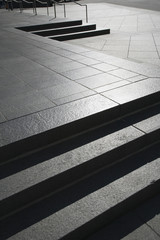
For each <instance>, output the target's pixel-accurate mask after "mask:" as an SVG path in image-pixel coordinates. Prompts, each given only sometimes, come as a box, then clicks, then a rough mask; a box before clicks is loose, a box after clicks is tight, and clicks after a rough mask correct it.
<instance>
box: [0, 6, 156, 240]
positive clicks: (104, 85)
mask: <svg viewBox="0 0 160 240" xmlns="http://www.w3.org/2000/svg"><path fill="white" fill-rule="evenodd" d="M88 9H89V22H90V23H92V22H93V23H96V24H97V26H98V27H107V28H110V29H111V34H110V35H104V36H99V37H91V38H85V39H79V40H70V41H67V42H63V43H61V42H58V41H54V40H51V39H48V38H43V37H40V36H36V35H33V34H30V33H27V32H23V31H20V30H18V29H16V28H15V27H16V26H26V25H34V24H42V23H50V22H55V21H60V20H64V18H63V8H62V6H59V7H57V19H55V18H54V11H53V7H52V8H50V9H49V12H50V15H49V16H47V14H46V9H45V8H43V9H42V8H38V9H37V11H38V15H37V16H35V15H34V14H33V11H32V9H25V10H24V11H23V13H20V12H19V10H14V11H7V10H5V9H1V10H0V14H1V18H0V73H1V74H0V144H1V146H2V147H3V146H6V145H7V144H8V145H9V144H12V143H13V142H16V141H17V142H18V141H20V140H22V139H23V138H29V137H31V136H34V134H35V135H36V134H37V135H38V134H39V133H41V132H43V131H44V132H45V131H48V130H49V129H51V128H54V125H56V126H61V125H62V124H64V125H65V124H66V125H67V124H68V123H70V122H71V121H73V122H74V121H77V120H78V119H80V118H85V117H86V116H88V115H94V114H96V113H97V112H98V111H104V110H105V109H107V108H108V109H110V108H111V107H115V108H116V106H118V105H125V103H127V102H130V101H134V100H135V99H139V98H141V97H146V96H147V95H152V93H159V91H160V86H159V80H160V14H159V12H156V11H150V10H144V9H137V8H129V7H122V6H118V5H113V4H107V3H93V4H91V3H89V4H88ZM66 11H67V19H83V21H84V23H85V9H82V8H80V7H79V6H76V5H74V3H67V6H66ZM132 90H133V91H132ZM128 92H129V94H127V93H128ZM156 96H157V95H156ZM155 99H156V97H155ZM157 101H158V100H157ZM122 109H123V108H122ZM158 118H159V115H158V117H157V118H156V121H155V122H156V124H157V125H158V126H159V122H158V120H157V119H158ZM157 122H158V123H157ZM152 123H153V122H152ZM153 125H154V124H153ZM157 125H154V127H155V126H157ZM148 126H149V128H150V124H148V125H147V127H148ZM151 127H152V126H151ZM136 129H137V128H136ZM120 140H121V139H120ZM146 209H147V210H146ZM137 211H138V214H137ZM131 219H132V220H131ZM159 219H160V214H159V196H158V197H157V198H155V199H153V200H151V201H150V202H149V203H147V205H145V206H142V208H141V209H138V210H136V211H135V212H134V213H133V212H132V213H131V216H130V214H129V215H127V216H125V217H124V218H121V219H119V220H118V221H117V222H116V223H115V225H110V226H109V228H107V229H103V230H102V232H100V233H98V234H100V235H101V239H106V236H108V235H107V234H113V235H114V230H113V229H115V227H116V229H118V228H119V229H120V232H119V233H120V234H121V235H120V237H121V239H126V240H127V239H130V240H131V239H149V240H151V239H157V240H158V239H160V228H159V226H160V225H159ZM131 222H132V223H133V222H134V224H132V226H130V223H131ZM125 224H128V227H127V230H126V229H122V228H121V226H122V225H123V226H124V225H125ZM126 231H127V233H126ZM113 235H112V236H111V237H110V239H112V240H113V239H117V236H113ZM114 237H115V238H114ZM120 237H119V236H118V239H120ZM11 239H12V237H11ZM13 239H18V238H16V237H15V238H13ZM19 239H22V238H21V237H20V238H19ZM26 239H30V238H26ZM91 239H92V240H93V239H94V240H95V239H99V235H98V236H97V235H95V236H93V238H91Z"/></svg>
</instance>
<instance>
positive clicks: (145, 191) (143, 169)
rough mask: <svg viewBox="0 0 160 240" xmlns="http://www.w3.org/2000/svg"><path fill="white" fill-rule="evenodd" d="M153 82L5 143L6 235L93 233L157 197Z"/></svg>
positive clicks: (159, 144)
mask: <svg viewBox="0 0 160 240" xmlns="http://www.w3.org/2000/svg"><path fill="white" fill-rule="evenodd" d="M148 82H152V84H154V83H156V80H155V82H154V80H153V79H151V80H150V81H149V80H143V81H141V82H140V84H142V83H143V86H146V89H148V92H145V94H142V96H141V97H138V96H137V97H136V98H135V99H132V100H131V101H127V102H125V103H122V104H121V105H118V104H115V105H112V106H110V107H108V108H106V109H105V110H103V111H97V112H96V113H93V114H88V115H87V113H86V115H84V116H83V117H82V116H81V117H79V116H77V119H76V118H75V119H74V120H73V121H70V122H69V123H65V119H64V122H62V123H61V125H58V124H57V126H56V125H55V126H54V127H52V128H51V129H48V130H47V131H42V132H39V134H35V135H34V134H33V135H32V136H29V137H26V138H24V136H23V135H22V138H21V139H19V140H16V141H12V142H11V143H9V144H7V145H4V146H1V148H0V153H1V156H2V158H1V166H0V176H1V181H0V188H1V202H0V211H1V221H0V225H1V229H2V230H1V233H0V234H1V235H0V238H1V239H6V238H8V237H11V238H12V239H44V238H46V239H54V240H55V239H86V238H89V237H90V238H91V239H92V236H93V237H94V236H95V234H98V233H96V232H97V231H99V230H100V229H101V228H104V227H105V226H106V225H108V224H110V223H111V222H112V223H113V221H117V220H116V219H118V218H119V217H120V216H122V215H124V214H125V213H127V212H128V211H129V210H132V209H134V208H135V207H138V206H139V205H140V204H144V203H145V202H146V201H147V200H148V199H150V198H152V197H155V196H158V194H159V189H160V161H159V160H160V125H159V116H160V102H159V97H160V91H159V90H158V89H155V90H154V92H153V91H152V92H150V89H149V88H147V86H149V85H147V84H148ZM136 84H139V83H134V84H132V85H131V86H130V88H129V89H130V90H129V91H130V94H131V93H132V92H133V91H134V89H135V85H136ZM141 86H142V85H141ZM125 88H127V87H122V92H123V89H125ZM149 92H150V93H149ZM128 94H129V93H128ZM77 104H78V101H77ZM77 107H78V105H77ZM85 107H87V106H85ZM48 111H51V110H48ZM55 111H57V114H58V111H61V113H62V110H61V106H60V107H57V108H56V110H55ZM68 111H69V110H68ZM70 111H71V112H73V111H74V109H71V110H70ZM45 113H46V112H45ZM54 113H56V112H54ZM42 114H43V113H42ZM16 121H19V124H20V123H21V124H22V122H23V121H26V118H22V119H20V120H14V121H13V125H12V123H9V126H8V125H7V124H8V123H4V124H5V126H6V128H7V127H9V129H10V132H12V131H14V127H15V124H16ZM20 121H21V122H20ZM12 128H13V130H12ZM99 239H100V238H99Z"/></svg>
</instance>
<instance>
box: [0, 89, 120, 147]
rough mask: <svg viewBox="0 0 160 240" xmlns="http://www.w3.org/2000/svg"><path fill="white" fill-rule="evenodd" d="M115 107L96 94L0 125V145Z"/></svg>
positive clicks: (113, 103)
mask: <svg viewBox="0 0 160 240" xmlns="http://www.w3.org/2000/svg"><path fill="white" fill-rule="evenodd" d="M33 97H34V96H33ZM29 99H31V100H33V99H32V98H31V96H30V98H29V96H28V97H27V100H28V101H29ZM35 99H37V96H35ZM40 100H41V98H40ZM14 105H15V104H14ZM3 106H4V105H3ZM22 106H25V104H22ZM116 106H117V104H116V103H115V102H113V101H111V100H109V99H106V98H105V97H103V96H101V95H99V94H96V95H94V96H89V97H86V98H83V99H80V100H77V101H74V102H71V103H67V104H64V105H61V106H57V107H54V108H50V109H47V110H44V111H40V112H39V113H34V114H31V115H29V116H25V117H21V118H19V119H15V120H13V121H9V122H7V123H6V124H5V125H4V124H1V125H0V132H1V140H0V145H1V146H4V145H7V144H9V143H12V142H15V141H17V140H20V139H23V138H26V137H29V136H32V135H35V134H38V133H40V132H43V131H47V130H49V129H51V128H56V127H58V126H62V125H65V124H67V123H69V122H73V121H76V120H78V119H81V118H84V117H87V116H90V115H92V114H95V113H97V112H101V111H104V110H107V109H111V108H114V107H116ZM4 107H5V106H4ZM115 111H116V110H115ZM117 111H118V110H117ZM31 123H32V124H31ZM15 126H16V128H15Z"/></svg>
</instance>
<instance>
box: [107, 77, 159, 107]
mask: <svg viewBox="0 0 160 240" xmlns="http://www.w3.org/2000/svg"><path fill="white" fill-rule="evenodd" d="M159 81H160V79H159V78H149V79H146V80H143V81H140V82H136V83H133V84H130V85H127V86H123V87H121V88H118V89H115V90H112V91H109V92H106V93H103V95H104V96H106V97H108V98H110V99H112V100H113V101H115V102H117V103H120V104H123V103H126V102H129V101H133V100H135V99H138V98H142V97H144V96H147V95H149V94H152V93H156V92H159V91H160V85H159Z"/></svg>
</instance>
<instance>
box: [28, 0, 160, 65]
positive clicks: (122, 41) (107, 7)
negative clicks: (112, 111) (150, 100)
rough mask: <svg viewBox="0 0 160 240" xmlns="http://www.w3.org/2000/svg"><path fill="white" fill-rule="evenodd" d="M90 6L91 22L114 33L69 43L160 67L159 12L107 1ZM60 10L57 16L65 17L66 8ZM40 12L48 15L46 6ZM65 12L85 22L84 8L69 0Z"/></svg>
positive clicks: (72, 17) (51, 10) (68, 15)
mask: <svg viewBox="0 0 160 240" xmlns="http://www.w3.org/2000/svg"><path fill="white" fill-rule="evenodd" d="M81 3H82V4H83V3H85V2H83V1H82V2H81ZM87 5H88V16H89V23H96V24H97V27H104V28H105V27H106V28H110V29H111V34H110V35H106V36H100V37H92V38H84V39H78V40H77V39H76V40H71V41H68V42H69V43H71V44H76V45H80V46H83V47H86V48H90V49H94V50H96V51H100V52H103V53H106V54H110V55H113V56H117V57H120V58H125V59H129V60H131V61H138V62H148V63H152V64H156V65H159V66H160V13H159V12H158V11H157V12H156V11H151V10H145V9H137V8H132V7H125V6H119V5H112V4H107V3H93V4H91V3H87ZM57 11H58V12H57V16H58V17H63V7H62V6H58V7H57ZM27 12H30V11H27ZM38 12H39V14H46V10H44V9H39V10H38ZM66 12H67V17H68V18H70V19H75V18H80V19H83V20H84V23H85V8H84V7H80V6H77V5H75V4H74V3H68V4H67V5H66ZM50 14H52V15H54V14H53V9H50Z"/></svg>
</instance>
